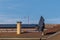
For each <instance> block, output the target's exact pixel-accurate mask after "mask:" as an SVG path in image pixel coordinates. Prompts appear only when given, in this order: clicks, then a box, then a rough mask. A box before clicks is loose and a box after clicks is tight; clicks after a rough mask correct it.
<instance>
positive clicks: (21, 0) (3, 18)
mask: <svg viewBox="0 0 60 40" xmlns="http://www.w3.org/2000/svg"><path fill="white" fill-rule="evenodd" d="M28 16H29V23H30V24H36V23H38V22H39V19H40V16H43V17H44V18H45V23H49V24H60V0H0V24H13V23H14V24H15V23H16V22H17V21H22V23H28Z"/></svg>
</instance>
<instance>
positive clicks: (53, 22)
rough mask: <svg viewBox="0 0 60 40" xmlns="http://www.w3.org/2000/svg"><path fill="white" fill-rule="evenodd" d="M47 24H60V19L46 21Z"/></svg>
mask: <svg viewBox="0 0 60 40" xmlns="http://www.w3.org/2000/svg"><path fill="white" fill-rule="evenodd" d="M46 23H50V24H60V18H53V19H46Z"/></svg>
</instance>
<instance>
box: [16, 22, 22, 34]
mask: <svg viewBox="0 0 60 40" xmlns="http://www.w3.org/2000/svg"><path fill="white" fill-rule="evenodd" d="M21 23H22V22H17V34H21Z"/></svg>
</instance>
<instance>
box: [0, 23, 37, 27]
mask: <svg viewBox="0 0 60 40" xmlns="http://www.w3.org/2000/svg"><path fill="white" fill-rule="evenodd" d="M36 26H37V24H22V28H29V27H30V28H31V27H33V28H34V27H36ZM0 28H16V24H0Z"/></svg>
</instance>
